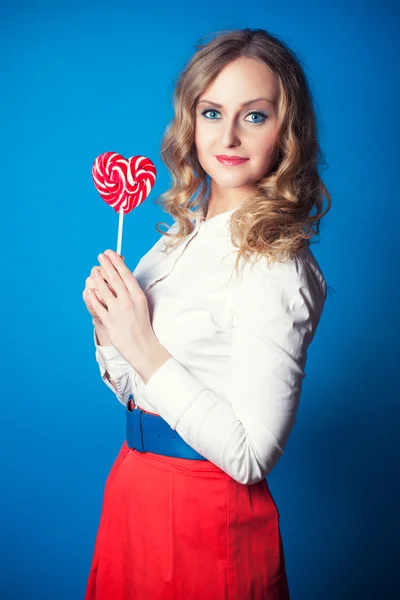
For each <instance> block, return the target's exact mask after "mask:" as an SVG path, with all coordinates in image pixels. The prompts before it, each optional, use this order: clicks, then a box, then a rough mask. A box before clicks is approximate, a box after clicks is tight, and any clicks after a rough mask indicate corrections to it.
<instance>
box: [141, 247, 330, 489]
mask: <svg viewBox="0 0 400 600" xmlns="http://www.w3.org/2000/svg"><path fill="white" fill-rule="evenodd" d="M229 298H230V306H231V334H232V337H231V340H232V349H231V360H230V372H229V375H228V377H227V379H226V385H227V386H228V389H227V398H228V399H229V402H227V401H226V399H223V398H221V397H218V396H217V395H216V394H215V393H213V392H212V391H211V390H209V389H206V387H205V386H204V385H203V384H202V382H200V381H199V380H198V379H197V378H196V377H195V376H194V375H193V374H192V373H190V372H189V371H188V370H187V369H186V368H185V367H184V366H183V365H182V364H180V363H179V362H178V361H176V360H175V358H174V357H171V358H170V359H168V360H167V361H166V362H165V363H164V364H163V365H162V366H161V367H160V368H159V369H158V370H157V371H156V372H155V373H154V374H153V375H152V377H151V378H150V379H149V381H148V382H147V384H146V386H145V397H146V401H147V402H148V403H149V404H150V405H151V406H152V407H153V409H154V411H155V412H157V413H159V414H160V415H161V416H162V417H163V418H164V419H165V420H166V421H167V422H168V424H169V425H170V427H171V428H172V429H175V430H176V431H177V432H178V433H179V435H180V436H181V437H182V438H183V439H184V440H185V441H186V442H187V443H188V444H189V445H190V446H192V447H193V448H194V449H195V450H197V452H199V453H200V454H201V455H202V456H204V457H205V458H207V459H208V460H210V461H211V462H213V463H214V464H216V465H217V466H219V467H220V468H221V469H222V470H223V471H225V472H226V473H228V474H229V475H230V476H231V477H232V478H233V479H235V480H236V481H238V482H239V483H243V484H246V485H250V484H253V483H257V482H259V481H261V480H262V479H264V478H265V477H266V476H267V475H268V474H269V473H270V472H271V470H272V469H273V467H274V466H275V464H276V463H277V461H278V459H279V458H280V456H281V455H282V454H283V452H284V447H285V445H286V442H287V440H288V437H289V434H290V432H291V430H292V427H293V425H294V423H295V420H296V411H297V408H298V404H299V399H300V393H301V386H302V380H303V378H304V376H305V371H304V367H305V363H306V355H307V348H308V346H309V345H310V343H311V341H312V339H313V337H314V334H315V331H316V328H317V325H318V322H319V320H320V316H321V313H322V310H323V306H324V303H325V299H326V283H325V280H324V278H323V277H322V275H321V274H320V273H318V271H317V270H316V269H315V268H314V266H313V265H312V264H311V262H310V261H308V260H306V259H304V258H303V257H301V256H296V257H295V258H294V259H293V260H291V261H289V262H286V263H272V265H270V266H267V265H266V263H256V264H255V265H253V266H251V265H249V264H248V263H246V265H245V268H244V269H243V272H242V273H241V275H240V276H239V277H237V278H236V279H235V280H234V282H233V284H232V285H231V286H230V288H229Z"/></svg>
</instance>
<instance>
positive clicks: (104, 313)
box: [88, 289, 109, 325]
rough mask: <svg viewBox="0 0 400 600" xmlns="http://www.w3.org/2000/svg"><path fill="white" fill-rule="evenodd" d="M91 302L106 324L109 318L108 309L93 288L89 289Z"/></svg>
mask: <svg viewBox="0 0 400 600" xmlns="http://www.w3.org/2000/svg"><path fill="white" fill-rule="evenodd" d="M88 296H89V302H90V303H91V305H92V306H93V308H94V310H95V311H96V313H97V315H98V316H99V318H100V320H101V321H102V322H103V323H104V324H105V325H106V324H107V318H108V314H109V313H108V310H107V308H104V306H103V304H102V303H101V302H100V301H99V300H98V299H97V296H96V293H95V291H94V290H93V289H90V290H88Z"/></svg>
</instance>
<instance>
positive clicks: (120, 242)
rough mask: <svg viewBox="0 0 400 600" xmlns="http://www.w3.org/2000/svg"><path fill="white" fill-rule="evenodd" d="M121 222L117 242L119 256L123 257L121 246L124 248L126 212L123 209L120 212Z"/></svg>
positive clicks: (119, 222)
mask: <svg viewBox="0 0 400 600" xmlns="http://www.w3.org/2000/svg"><path fill="white" fill-rule="evenodd" d="M118 214H119V221H118V240H117V254H119V255H120V256H122V254H121V246H122V229H123V225H124V211H123V210H122V208H120V209H119V211H118Z"/></svg>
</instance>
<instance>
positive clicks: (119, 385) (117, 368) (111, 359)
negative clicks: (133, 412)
mask: <svg viewBox="0 0 400 600" xmlns="http://www.w3.org/2000/svg"><path fill="white" fill-rule="evenodd" d="M93 338H94V345H95V347H96V361H97V362H98V365H99V369H100V374H101V378H102V379H103V381H104V383H105V384H106V385H107V387H109V388H110V390H111V391H112V392H113V393H114V394H115V395H116V397H117V398H118V400H119V401H120V402H121V404H123V405H124V406H126V405H127V403H128V398H129V396H130V394H132V393H133V389H132V378H131V373H132V367H131V365H130V364H129V363H128V361H127V360H125V358H124V357H123V356H122V355H121V354H120V353H119V352H118V351H117V350H116V349H115V348H114V346H99V345H98V343H97V339H96V330H95V329H94V328H93ZM109 377H110V378H111V379H112V381H113V382H114V384H115V388H114V386H113V385H112V383H111V381H110V379H109Z"/></svg>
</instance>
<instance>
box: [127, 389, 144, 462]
mask: <svg viewBox="0 0 400 600" xmlns="http://www.w3.org/2000/svg"><path fill="white" fill-rule="evenodd" d="M129 400H132V404H133V410H132V411H131V412H132V418H133V421H134V422H133V423H132V425H133V427H134V426H135V424H136V423H137V422H138V421H139V432H140V443H141V448H137V447H136V446H134V449H135V450H136V451H137V452H140V453H141V454H146V453H147V450H145V449H144V438H143V428H142V414H143V412H144V411H143V410H142V409H141V408H138V407H137V406H136V404H135V400H134V397H133V394H131V395H130V396H129V398H128V401H129ZM133 427H131V428H130V429H131V431H133V430H134V429H133ZM136 437H137V436H135V438H136ZM135 443H136V440H135Z"/></svg>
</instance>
